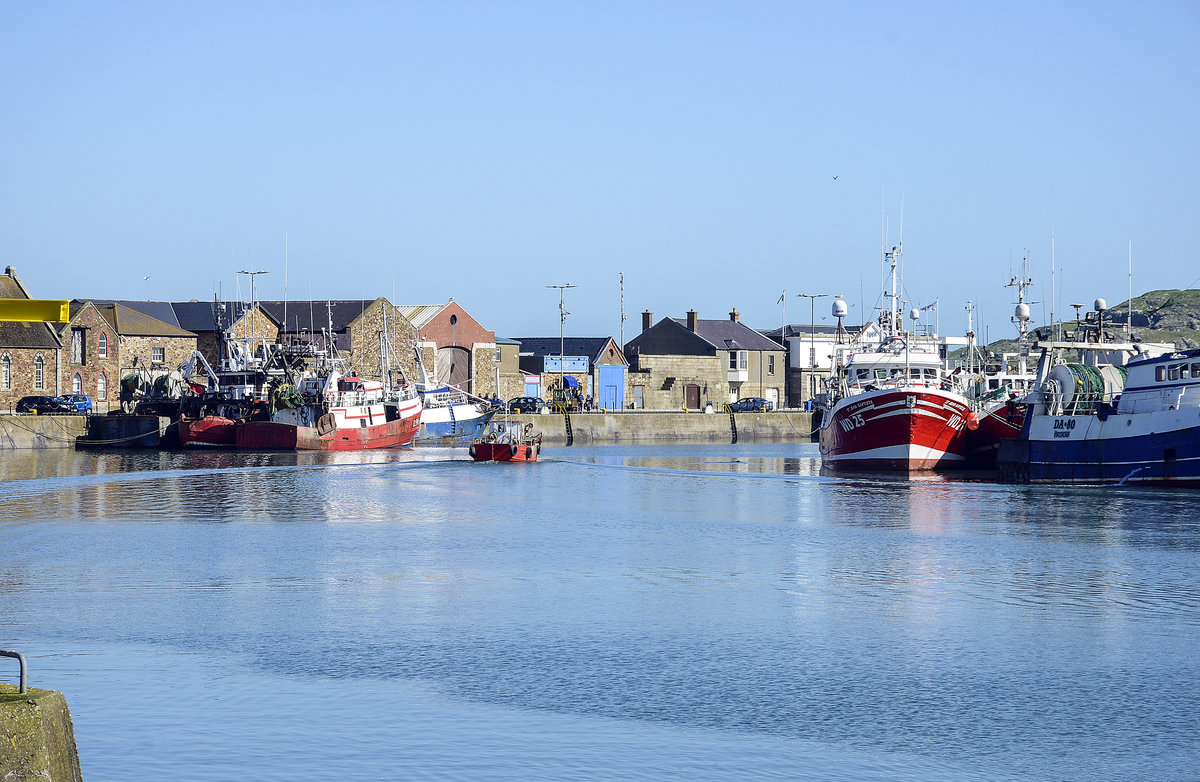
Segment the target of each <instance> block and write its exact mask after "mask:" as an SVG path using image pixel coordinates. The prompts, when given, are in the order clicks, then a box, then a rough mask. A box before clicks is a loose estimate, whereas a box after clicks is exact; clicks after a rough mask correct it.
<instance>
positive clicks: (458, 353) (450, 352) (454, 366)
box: [437, 347, 471, 388]
mask: <svg viewBox="0 0 1200 782" xmlns="http://www.w3.org/2000/svg"><path fill="white" fill-rule="evenodd" d="M437 379H438V382H439V383H449V384H450V385H452V386H458V387H459V388H468V383H470V381H471V351H469V350H467V349H466V348H455V347H450V348H438V352H437Z"/></svg>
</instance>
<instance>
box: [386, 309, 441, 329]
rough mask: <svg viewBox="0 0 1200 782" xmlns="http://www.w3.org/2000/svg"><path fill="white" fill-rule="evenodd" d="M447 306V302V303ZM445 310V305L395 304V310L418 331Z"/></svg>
mask: <svg viewBox="0 0 1200 782" xmlns="http://www.w3.org/2000/svg"><path fill="white" fill-rule="evenodd" d="M447 304H449V302H447ZM445 308H446V304H397V305H396V309H398V310H400V314H401V315H403V316H404V317H405V318H407V319H408V322H409V323H411V324H413V326H415V327H416V329H417V331H420V330H421V329H422V327H424V326H425V325H426V324H427V323H429V321H431V320H433V319H434V318H435V317H437V314H438V313H439V312H441V311H442V310H444V309H445Z"/></svg>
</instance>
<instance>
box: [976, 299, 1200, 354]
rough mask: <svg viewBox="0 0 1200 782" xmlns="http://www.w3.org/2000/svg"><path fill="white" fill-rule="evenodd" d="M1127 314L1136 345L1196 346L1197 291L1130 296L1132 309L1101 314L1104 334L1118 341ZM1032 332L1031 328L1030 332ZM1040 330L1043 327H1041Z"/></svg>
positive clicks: (1069, 326) (1199, 338) (1007, 347)
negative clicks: (1143, 343) (1147, 343)
mask: <svg viewBox="0 0 1200 782" xmlns="http://www.w3.org/2000/svg"><path fill="white" fill-rule="evenodd" d="M1131 312H1132V324H1133V337H1134V340H1135V341H1137V342H1173V343H1175V347H1176V348H1179V349H1181V350H1182V349H1186V348H1194V347H1196V346H1197V345H1200V290H1197V289H1195V288H1191V289H1188V290H1162V291H1150V292H1149V293H1143V294H1142V295H1141V296H1134V297H1133V299H1132V308H1131V306H1130V302H1129V301H1123V302H1121V303H1120V304H1117V305H1115V306H1111V307H1109V308H1108V309H1107V310H1105V312H1104V323H1105V326H1106V328H1105V331H1107V332H1108V333H1110V334H1111V335H1112V336H1113V337H1114V338H1115V339H1121V338H1122V336H1121V335H1120V334H1119V332H1123V331H1124V330H1125V324H1126V323H1127V322H1129V321H1130V320H1131V319H1130V314H1131ZM1060 323H1061V324H1062V328H1063V329H1064V330H1067V331H1073V330H1074V329H1075V321H1074V320H1065V321H1060ZM1035 328H1037V327H1035V326H1032V325H1031V326H1030V332H1032V331H1033V330H1034V329H1035ZM1041 328H1042V329H1045V328H1046V327H1045V326H1044V325H1043V326H1042V327H1041ZM1016 345H1017V341H1016V340H1015V339H1001V340H996V341H995V342H992V343H991V344H989V345H988V346H987V348H986V349H987V350H989V351H991V352H993V353H1006V352H1007V353H1012V352H1014V351H1015V350H1016ZM958 352H959V351H956V354H957V353H958ZM963 352H965V351H963Z"/></svg>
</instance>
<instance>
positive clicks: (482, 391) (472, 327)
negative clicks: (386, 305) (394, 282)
mask: <svg viewBox="0 0 1200 782" xmlns="http://www.w3.org/2000/svg"><path fill="white" fill-rule="evenodd" d="M399 309H400V311H401V312H402V313H403V314H404V316H405V317H406V318H408V320H409V322H411V323H412V325H413V327H414V328H415V329H416V330H417V333H418V339H419V341H420V349H421V353H422V361H424V363H425V369H426V371H428V372H430V373H432V374H433V375H434V377H436V382H438V383H449V384H450V385H453V386H457V387H459V388H461V389H462V390H464V391H467V392H469V393H472V394H475V395H476V396H483V397H491V396H497V395H498V388H497V377H496V375H497V369H498V363H497V362H498V361H499V360H500V356H499V355H498V354H499V353H500V352H501V351H499V350H498V348H497V346H496V332H494V331H490V330H488V329H486V328H484V327H483V325H482V324H480V323H479V321H477V320H475V318H473V317H472V316H471V314H470V313H468V312H467V311H466V310H465V309H463V307H462V305H460V304H459V303H458V302H456V301H455V300H454V299H451V300H450V301H448V302H446V303H445V304H407V305H400V307H399ZM432 379H433V378H431V380H432ZM510 382H511V380H510ZM502 385H503V384H502Z"/></svg>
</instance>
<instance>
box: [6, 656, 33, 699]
mask: <svg viewBox="0 0 1200 782" xmlns="http://www.w3.org/2000/svg"><path fill="white" fill-rule="evenodd" d="M0 657H13V658H15V659H16V660H17V662H18V663H20V664H21V686H20V690H19V693H20V694H21V695H24V694H25V691H26V689H27V688H26V687H25V676H26V671H27V668H28V667H27V666H26V665H25V655H23V654H21V653H20V652H10V651H8V650H7V649H0Z"/></svg>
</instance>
